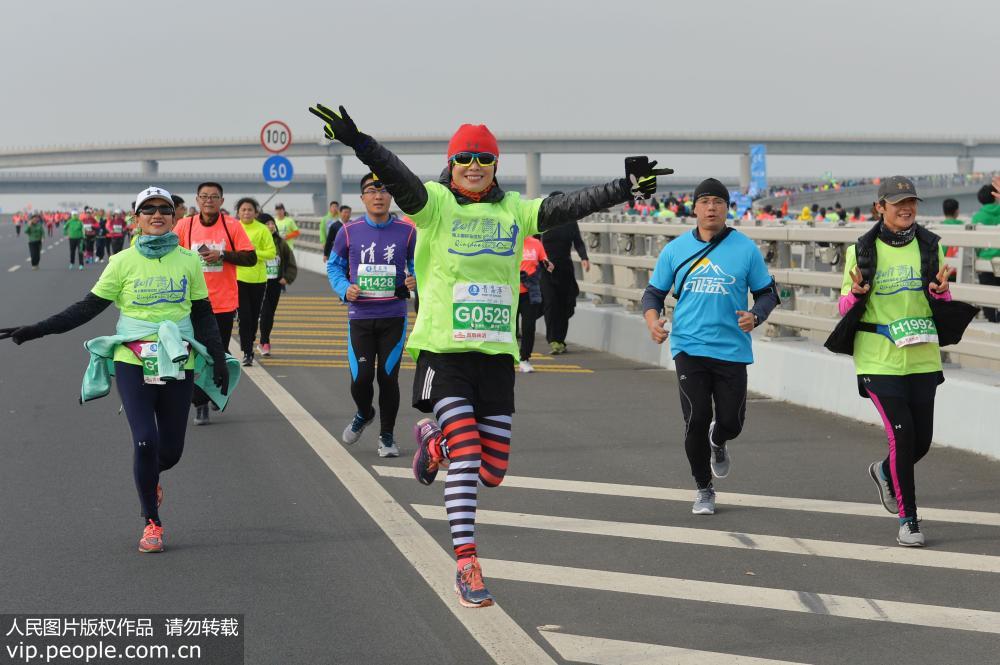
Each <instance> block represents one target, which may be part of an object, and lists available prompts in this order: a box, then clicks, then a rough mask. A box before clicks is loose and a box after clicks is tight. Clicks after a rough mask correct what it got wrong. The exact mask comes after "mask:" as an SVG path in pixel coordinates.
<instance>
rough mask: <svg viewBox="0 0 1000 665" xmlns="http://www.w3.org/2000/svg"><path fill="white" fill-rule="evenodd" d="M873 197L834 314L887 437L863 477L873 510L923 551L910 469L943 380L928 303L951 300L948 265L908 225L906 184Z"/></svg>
mask: <svg viewBox="0 0 1000 665" xmlns="http://www.w3.org/2000/svg"><path fill="white" fill-rule="evenodd" d="M878 197H879V200H878V203H877V204H876V205H877V210H878V213H879V215H880V216H881V220H880V221H879V222H878V223H877V224H875V226H874V227H873V228H872V230H871V231H869V232H868V233H866V234H865V235H863V236H862V237H861V238H860V239H859V240H858V243H857V244H856V245H855V246H853V247H851V248H850V249H848V252H847V260H846V264H845V265H844V278H843V285H842V288H841V299H840V313H841V315H842V316H844V317H845V320H847V319H848V317H850V319H851V320H853V321H854V325H855V326H856V334H854V343H853V356H854V366H855V369H856V371H857V374H858V389H859V392H860V393H861V396H862V397H868V398H870V399H871V401H872V403H873V404H874V405H875V409H876V410H877V411H878V413H879V416H880V417H881V418H882V422H883V424H884V426H885V432H886V436H887V438H888V441H889V454H888V455H887V456H886V457H885V459H883V460H879V461H875V462H872V463H871V464H870V465H869V467H868V474H869V475H870V476H871V478H872V481H874V483H875V485H876V486H877V488H878V492H879V498H880V500H881V502H882V505H883V506H884V507H885V509H886V510H888V511H889V512H890V513H893V514H897V515H898V517H899V532H898V535H897V538H896V540H897V542H898V543H899V544H900V545H904V546H907V547H922V546H923V545H924V544H925V540H924V534H923V533H921V531H920V524H919V522H918V520H917V501H916V491H915V488H914V471H913V468H914V465H915V464H916V463H917V462H918V461H920V459H921V458H923V457H924V455H926V454H927V452H928V450H929V449H930V446H931V439H932V437H933V433H934V397H935V393H936V391H937V386H938V385H939V384H940V383H942V382H943V381H944V375H943V373H942V371H941V352H940V348H939V338H938V327H939V326H942V325H944V324H946V323H947V321H943V320H941V319H940V317H936V316H935V313H934V311H933V309H932V302H933V301H935V300H940V301H950V300H951V293H950V291H949V289H948V287H949V284H948V272H949V269H948V266H947V265H945V262H944V252H943V250H942V248H941V246H940V245H939V244H938V236H936V235H934V234H933V233H931V232H930V231H927V230H926V229H925V228H923V227H921V226H919V225H918V224H917V223H916V216H917V203H918V202H919V201H920V200H921V199H919V198H917V193H916V189H915V188H914V186H913V183H912V182H911V181H910V180H909V179H907V178H904V177H902V176H894V177H892V178H887V179H885V180H883V182H882V183H881V185H880V187H879V192H878ZM956 304H958V303H956ZM859 315H860V317H859ZM839 328H840V326H838V331H835V332H834V335H837V334H838V332H839ZM831 338H832V336H831ZM942 341H943V339H942ZM829 345H830V344H829V342H828V346H829Z"/></svg>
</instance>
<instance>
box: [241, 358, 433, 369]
mask: <svg viewBox="0 0 1000 665" xmlns="http://www.w3.org/2000/svg"><path fill="white" fill-rule="evenodd" d="M259 362H260V364H261V365H264V366H265V367H338V368H345V367H350V364H348V362H347V361H346V360H339V361H338V360H305V359H302V358H289V359H288V360H282V359H277V360H270V359H267V358H261V359H260V361H259ZM399 368H400V369H416V368H417V366H416V365H415V364H414V363H402V364H401V365H400V366H399Z"/></svg>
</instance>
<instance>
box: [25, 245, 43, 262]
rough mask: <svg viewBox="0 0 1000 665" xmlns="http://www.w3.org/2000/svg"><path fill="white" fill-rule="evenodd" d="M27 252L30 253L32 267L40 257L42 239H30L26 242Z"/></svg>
mask: <svg viewBox="0 0 1000 665" xmlns="http://www.w3.org/2000/svg"><path fill="white" fill-rule="evenodd" d="M28 253H29V254H30V255H31V267H32V268H34V267H35V266H37V265H38V262H39V261H40V260H41V258H42V241H41V240H31V241H29V242H28Z"/></svg>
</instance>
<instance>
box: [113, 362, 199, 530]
mask: <svg viewBox="0 0 1000 665" xmlns="http://www.w3.org/2000/svg"><path fill="white" fill-rule="evenodd" d="M115 383H116V384H117V385H118V394H119V395H121V398H122V405H123V406H124V407H125V415H126V416H127V417H128V425H129V427H130V428H131V430H132V446H133V450H134V457H133V466H132V470H133V474H134V475H135V489H136V491H138V492H139V503H140V504H142V515H143V522H144V523H145V522H146V521H147V520H153V521H154V522H156V523H157V524H159V523H160V514H159V511H158V510H157V508H156V485H157V484H158V483H159V482H160V474H161V473H162V472H164V471H166V470H167V469H170V468H172V467H173V466H174V465H176V464H177V463H178V462H179V461H180V459H181V454H182V453H183V452H184V433H185V431H186V430H187V415H188V410H189V409H190V408H191V407H190V404H191V389H192V387H193V386H194V378H193V373H192V372H191V371H187V372H185V373H184V379H183V380H181V381H167V383H166V385H162V386H158V385H148V384H146V383H144V382H143V378H142V367H141V366H139V365H131V364H129V363H123V362H116V363H115Z"/></svg>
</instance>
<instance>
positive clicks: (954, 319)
mask: <svg viewBox="0 0 1000 665" xmlns="http://www.w3.org/2000/svg"><path fill="white" fill-rule="evenodd" d="M881 228H882V223H881V222H879V223H878V224H875V225H874V226H872V228H871V230H869V231H868V232H867V233H865V234H864V235H863V236H861V237H860V238H858V241H857V243H855V245H854V248H855V252H856V254H857V259H858V270H860V271H861V278H862V284H873V283H874V279H875V273H876V270H877V268H878V265H877V263H878V253H877V251H876V249H875V241H876V240H877V239H878V236H879V233H880V231H881ZM940 240H941V238H940V237H939V236H937V235H936V234H934V233H932V232H930V231H928V230H927V229H925V228H924V227H922V226H920V225H919V224H918V225H917V230H916V242H917V244H918V246H919V248H920V282H921V286H922V288H923V292H924V295H925V296H926V297H927V302H928V303H929V304H930V308H931V316H932V318H933V319H934V325H935V326H937V331H938V345H939V346H948V345H950V344H957V343H958V342H960V341H961V340H962V335H963V334H964V333H965V329H966V328H967V327H968V326H969V323H970V322H971V321H972V319H973V318H975V316H976V314H977V313H978V312H979V308H978V307H975V306H973V305H970V304H968V303H964V302H960V301H958V300H951V301H947V300H938V299H937V298H935V297H934V296H932V295H931V294H930V290H929V287H930V284H931V282H934V281H936V280H937V273H938V270H939V269H940V265H939V264H938V244H939V241H940ZM870 296H871V291H869V292H868V293H866V294H864V295H862V296H858V302H857V303H855V305H854V307H852V308H851V309H850V311H848V312H847V314H845V315H844V317H843V318H842V319H841V320H840V322H839V323H838V324H837V327H836V328H835V329H834V331H833V332H832V333H830V336H829V337H828V338H827V340H826V342H825V344H824V346H826V348H828V349H830V350H831V351H833V352H834V353H844V354H846V355H849V356H850V355H854V335H855V334H857V332H858V331H859V329H860V327H861V326H862V325H863V324H862V323H861V317H862V316H864V313H865V310H866V309H867V307H868V298H869V297H870ZM884 323H888V321H885V322H884Z"/></svg>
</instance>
